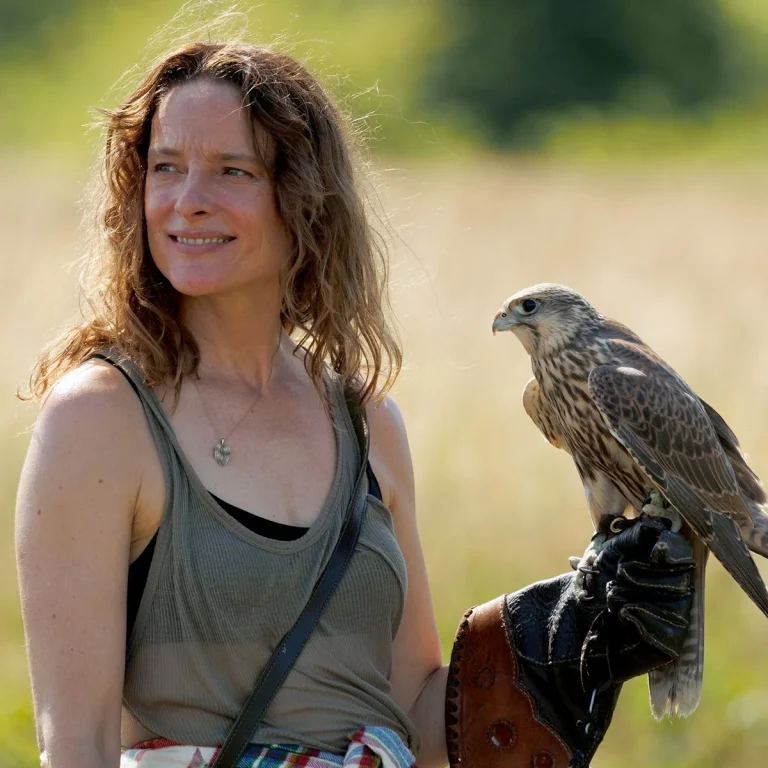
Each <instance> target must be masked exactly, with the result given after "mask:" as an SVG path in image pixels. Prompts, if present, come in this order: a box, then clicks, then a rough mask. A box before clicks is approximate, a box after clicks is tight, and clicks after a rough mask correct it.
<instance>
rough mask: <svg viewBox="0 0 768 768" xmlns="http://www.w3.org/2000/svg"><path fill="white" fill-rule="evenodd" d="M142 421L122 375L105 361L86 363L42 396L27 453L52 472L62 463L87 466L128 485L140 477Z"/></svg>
mask: <svg viewBox="0 0 768 768" xmlns="http://www.w3.org/2000/svg"><path fill="white" fill-rule="evenodd" d="M144 422H145V419H144V417H143V411H142V407H141V404H140V402H139V400H138V398H137V397H136V394H135V393H134V391H133V389H132V388H131V385H130V384H129V383H128V381H127V380H126V379H125V377H124V376H123V374H122V373H120V371H118V370H117V369H116V368H114V366H112V365H110V364H109V363H105V362H103V361H98V360H93V361H87V362H85V363H83V364H82V365H80V366H78V367H77V368H74V369H73V370H71V371H69V372H68V373H66V374H65V375H64V376H62V378H61V379H59V380H58V381H57V382H56V383H55V384H54V385H53V387H52V388H51V389H50V390H49V391H48V393H47V394H46V396H45V398H44V399H43V403H42V405H41V408H40V413H39V415H38V418H37V421H36V423H35V427H34V430H33V433H32V440H31V443H30V453H31V454H33V455H35V456H37V457H38V458H39V460H41V461H43V462H44V464H45V466H47V467H48V468H50V469H52V468H53V467H52V466H51V465H57V464H60V463H63V464H64V465H70V466H81V467H83V468H86V467H89V466H90V467H93V468H94V470H96V469H97V468H98V471H100V472H101V473H102V474H104V473H109V474H112V473H114V474H115V475H120V477H121V478H123V480H124V481H130V478H131V477H140V476H141V453H142V450H141V449H143V448H145V447H146V446H145V445H144V443H145V442H146V434H145V432H146V426H145V423H144ZM120 485H122V483H120Z"/></svg>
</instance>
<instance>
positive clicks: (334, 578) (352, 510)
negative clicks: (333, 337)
mask: <svg viewBox="0 0 768 768" xmlns="http://www.w3.org/2000/svg"><path fill="white" fill-rule="evenodd" d="M345 397H346V400H347V407H348V408H349V412H350V414H351V416H352V423H353V424H354V426H355V434H356V436H357V439H358V442H359V444H360V468H359V470H358V474H357V481H356V482H355V487H354V490H353V492H352V497H351V499H350V502H349V506H348V507H347V510H346V513H345V515H344V522H343V523H342V527H341V533H340V534H339V539H338V541H337V542H336V547H335V548H334V550H333V552H332V554H331V557H330V559H329V561H328V563H327V565H326V566H325V569H324V570H323V572H322V573H321V574H320V578H319V579H318V580H317V583H316V584H315V587H314V589H313V590H312V594H311V595H310V596H309V600H308V601H307V604H306V606H304V610H303V611H302V612H301V614H300V615H299V618H298V620H297V621H296V623H295V624H294V625H293V627H292V628H291V629H290V630H289V631H288V633H287V634H286V635H285V637H283V639H282V640H281V641H280V643H279V644H278V646H277V648H276V649H275V651H274V653H273V654H272V658H271V659H270V660H269V661H268V662H267V665H266V667H264V669H263V670H262V673H261V674H260V675H259V678H258V680H257V681H256V685H255V686H254V689H253V691H252V692H251V695H250V696H249V697H248V700H247V701H246V703H245V706H244V707H243V709H242V711H241V712H240V714H239V716H238V718H237V720H235V723H234V725H233V726H232V729H231V730H230V732H229V734H228V735H227V738H226V740H225V742H224V744H223V745H222V747H221V749H220V750H219V752H218V754H217V755H216V757H215V758H214V760H213V762H212V763H211V768H235V766H236V765H237V763H238V760H239V759H240V757H241V756H242V754H243V752H245V750H246V748H247V747H248V744H249V743H250V739H251V736H252V735H253V732H254V731H255V730H256V727H257V726H258V725H259V723H260V722H261V718H262V717H263V716H264V713H265V712H266V710H267V707H268V706H269V705H270V703H271V701H272V699H273V698H274V696H275V694H276V693H277V691H278V689H279V688H280V686H281V685H282V684H283V682H284V681H285V678H286V677H287V675H288V673H289V672H290V670H291V668H292V667H293V665H294V663H295V662H296V659H298V658H299V655H300V654H301V651H302V650H303V648H304V646H305V645H306V642H307V640H308V638H309V636H310V634H311V633H312V630H313V629H314V628H315V625H316V624H317V620H318V619H319V618H320V614H321V613H322V612H323V609H324V608H325V606H326V605H327V604H328V600H329V599H330V597H331V595H332V594H333V591H334V590H335V589H336V587H337V586H338V584H339V582H340V581H341V577H342V576H343V575H344V571H345V570H346V568H347V565H348V564H349V561H350V559H351V557H352V553H353V552H354V551H355V545H356V544H357V538H358V536H359V534H360V526H361V524H362V520H363V513H364V512H365V507H366V484H365V483H364V482H363V480H364V478H365V477H366V467H367V465H368V444H369V433H368V421H367V419H366V416H365V409H364V407H363V406H362V405H360V404H359V402H358V400H357V398H356V397H355V396H354V395H353V394H351V393H345Z"/></svg>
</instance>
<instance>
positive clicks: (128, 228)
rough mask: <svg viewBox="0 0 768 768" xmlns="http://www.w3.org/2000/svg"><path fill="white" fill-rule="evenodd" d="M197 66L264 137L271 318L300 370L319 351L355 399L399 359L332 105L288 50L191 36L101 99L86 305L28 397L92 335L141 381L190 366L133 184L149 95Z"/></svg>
mask: <svg viewBox="0 0 768 768" xmlns="http://www.w3.org/2000/svg"><path fill="white" fill-rule="evenodd" d="M203 78H206V79H215V80H217V81H220V82H226V83H231V84H232V85H234V86H235V87H236V88H237V89H238V90H239V91H240V93H241V94H242V99H243V106H244V108H246V109H248V110H249V114H250V116H251V118H252V120H253V123H254V131H255V132H256V131H257V128H256V126H258V127H259V132H260V133H265V134H266V136H267V139H268V142H269V145H270V147H269V152H268V155H269V161H268V164H269V167H268V170H269V171H270V173H271V175H272V178H273V183H274V188H275V196H276V202H277V207H278V211H279V212H280V215H281V217H282V219H283V221H284V222H285V225H286V227H287V229H288V231H289V232H290V234H291V240H292V253H291V257H290V260H289V263H288V267H287V270H286V273H285V275H284V298H283V305H282V310H281V311H282V318H283V325H284V327H285V328H286V329H287V330H288V331H289V332H290V333H291V334H292V335H293V336H294V338H296V340H297V341H298V343H299V344H300V345H301V346H303V347H304V348H305V349H306V350H307V351H308V352H309V354H308V355H306V358H305V360H306V365H307V368H308V371H309V373H310V375H311V376H312V377H313V378H314V379H315V381H318V380H319V378H320V376H321V372H322V368H323V365H324V362H325V361H327V362H328V363H329V364H330V365H331V367H332V368H333V369H334V370H335V371H336V372H337V373H338V374H339V376H340V377H341V379H342V381H343V382H345V384H352V385H354V386H355V387H356V388H357V389H358V391H359V393H360V396H361V398H362V400H363V401H367V400H369V399H371V397H372V396H373V395H374V393H379V394H383V393H385V392H386V391H387V390H388V389H389V388H390V387H391V386H392V384H393V383H394V380H395V378H396V377H397V375H398V373H399V371H400V367H401V364H402V354H401V351H400V348H399V345H398V343H397V341H396V339H395V337H394V334H393V332H392V329H391V327H390V326H389V323H388V321H387V319H386V314H385V309H386V306H387V305H386V282H387V258H386V257H387V253H386V248H385V246H384V244H383V241H382V240H381V238H380V237H379V236H378V234H377V233H376V232H375V231H374V230H373V228H372V227H371V226H370V224H369V221H368V218H367V216H366V207H365V204H364V201H363V198H362V195H361V193H360V191H359V188H358V182H357V174H356V171H355V167H354V164H353V162H352V159H351V155H350V148H349V138H348V135H347V132H346V130H345V121H344V118H343V117H342V115H341V113H340V112H339V111H338V109H337V108H336V107H335V106H334V104H333V103H332V101H331V100H330V99H329V97H328V95H327V94H326V93H325V91H324V90H323V88H322V87H321V86H320V84H319V83H318V81H317V80H316V79H315V78H314V77H313V76H312V75H311V74H310V73H309V72H308V71H307V70H306V69H305V68H304V67H303V66H302V65H301V64H300V63H299V62H297V61H296V60H295V59H293V58H292V57H290V56H288V55H287V54H285V53H281V52H277V51H273V50H270V49H267V48H260V47H255V46H252V45H246V44H240V43H199V42H198V43H190V44H187V45H184V46H182V47H181V48H179V49H178V50H176V51H174V52H172V53H170V54H167V55H165V56H163V57H161V58H160V59H159V60H158V61H157V62H156V63H155V64H154V65H153V66H152V67H151V68H150V70H149V71H148V72H147V74H146V75H145V76H144V77H143V79H142V81H141V82H140V83H139V85H138V86H137V87H136V88H135V90H134V91H133V92H132V93H131V94H130V95H129V96H128V98H127V99H125V101H124V102H123V103H122V104H121V105H120V106H119V107H118V108H117V109H115V110H113V111H109V112H106V118H107V120H106V123H105V130H106V142H105V157H104V182H105V183H104V185H103V187H102V191H101V193H100V194H99V195H98V196H97V198H96V200H95V204H96V207H97V210H98V214H97V216H96V217H95V218H96V222H97V223H96V224H95V228H96V232H95V233H94V234H95V235H96V237H95V238H93V244H92V246H91V249H90V254H89V261H90V265H89V274H88V279H87V280H86V281H84V284H83V291H84V296H85V298H86V300H87V302H88V304H89V306H90V309H91V312H90V314H91V317H90V318H89V319H87V320H86V321H85V322H83V323H82V324H80V325H78V326H77V327H75V328H72V329H70V330H68V331H66V332H65V333H64V334H62V335H61V336H60V337H59V338H58V339H56V340H55V341H54V342H53V344H51V345H50V346H49V347H47V348H46V349H45V350H44V351H43V352H42V354H41V355H40V358H39V360H38V362H37V365H36V367H35V369H34V371H33V373H32V376H31V379H30V392H31V396H32V397H42V396H43V395H44V394H45V392H46V391H47V390H48V389H49V388H50V387H51V386H52V385H53V384H54V383H55V382H56V381H57V380H58V379H59V378H60V377H61V376H62V375H63V374H65V373H66V372H67V371H69V370H71V369H72V368H74V367H76V366H78V365H79V364H81V363H82V362H83V361H84V360H85V359H86V358H87V357H88V356H89V355H90V354H91V353H92V352H93V351H94V350H95V349H97V348H101V347H116V348H117V349H118V350H119V351H120V352H121V353H122V354H124V355H125V356H127V357H128V358H130V359H131V360H132V361H133V362H134V363H136V364H137V365H138V366H139V367H140V368H141V370H142V371H143V373H144V376H145V377H146V381H147V383H148V384H149V385H150V386H156V385H159V384H170V385H171V386H173V387H174V388H175V393H176V396H177V397H178V393H179V391H180V388H181V380H182V377H183V376H184V375H188V374H190V373H194V372H196V370H197V366H198V363H199V349H198V347H197V344H196V343H195V341H194V339H193V338H192V335H191V334H190V332H189V331H188V329H187V328H186V327H185V326H184V324H183V323H182V321H181V318H180V312H179V300H178V294H177V292H176V291H175V289H174V288H173V287H172V286H171V285H170V284H169V283H168V281H167V280H166V279H165V278H164V277H163V276H162V275H161V274H160V272H159V270H158V269H157V267H156V266H155V264H154V262H153V260H152V257H151V255H150V253H149V247H148V243H147V236H146V227H145V223H144V215H143V197H144V178H145V173H146V167H147V150H148V145H149V136H150V126H151V121H152V117H153V115H154V113H155V111H156V109H157V106H158V104H159V102H160V100H161V99H162V98H163V96H164V95H166V94H167V93H168V92H169V91H170V90H171V89H172V88H174V87H175V86H177V85H180V84H182V83H188V82H191V81H194V80H198V79H203ZM254 136H255V139H256V142H255V143H257V144H258V143H259V140H258V137H257V136H256V133H255V134H254ZM261 143H262V144H263V140H262V142H261ZM89 286H90V288H89Z"/></svg>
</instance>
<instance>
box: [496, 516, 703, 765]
mask: <svg viewBox="0 0 768 768" xmlns="http://www.w3.org/2000/svg"><path fill="white" fill-rule="evenodd" d="M609 522H610V520H607V521H605V522H604V523H603V526H607V524H608V523H609ZM620 522H621V521H620ZM623 526H624V530H623V531H622V532H621V533H619V534H618V535H616V536H614V537H613V538H610V539H609V540H608V542H607V543H606V544H605V548H604V549H603V550H602V551H601V552H600V554H599V555H598V556H597V558H596V559H595V561H594V565H593V566H592V567H589V566H587V567H586V568H584V569H583V570H584V576H583V578H584V584H583V587H584V592H583V594H580V590H579V589H578V588H576V587H575V584H574V581H575V578H574V575H571V574H568V575H565V576H560V577H559V578H556V579H552V580H550V581H545V582H540V583H538V584H533V585H531V586H529V587H526V588H525V589H522V590H520V591H519V592H516V593H514V594H512V595H508V596H507V616H508V621H509V624H508V628H509V631H510V634H511V637H512V646H513V649H514V651H515V653H516V655H517V657H518V663H519V666H520V680H521V683H522V685H523V686H524V687H525V688H526V689H527V690H528V691H529V692H530V693H531V695H532V696H533V698H534V700H535V701H536V704H537V706H538V709H539V714H540V716H541V717H543V718H544V719H545V720H546V721H547V722H548V723H549V724H550V725H552V727H553V728H554V729H555V730H556V731H557V732H558V733H559V734H560V735H561V736H562V737H563V739H564V740H565V741H566V743H567V744H568V745H569V746H570V747H571V749H572V751H573V754H574V762H573V765H576V766H581V765H585V766H586V765H588V763H589V760H590V759H591V757H592V755H593V754H594V752H595V750H596V749H597V746H598V745H599V744H600V742H601V741H602V738H603V736H604V734H605V731H606V729H607V728H608V725H609V724H610V721H611V718H612V716H613V711H614V708H615V706H616V701H617V699H618V695H619V691H620V689H621V684H622V683H623V682H624V681H625V680H629V679H630V678H632V677H637V676H638V675H643V674H646V673H647V672H649V671H651V670H652V669H656V668H657V667H661V666H663V665H665V664H669V663H670V662H673V661H675V660H677V659H678V658H679V656H680V652H681V650H682V646H683V641H684V639H685V635H686V632H687V630H688V623H689V622H688V619H689V615H690V611H691V604H692V600H693V597H692V596H693V589H692V576H693V567H694V564H693V553H692V550H691V545H690V544H689V542H688V541H687V540H686V539H685V538H683V537H682V536H680V535H679V534H676V533H672V532H671V531H669V530H667V527H666V525H665V524H664V523H662V522H660V521H658V520H655V519H651V518H641V519H637V520H624V521H623ZM598 533H603V534H605V533H606V531H605V529H603V530H601V531H599V532H598Z"/></svg>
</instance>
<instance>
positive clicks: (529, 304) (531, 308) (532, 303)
mask: <svg viewBox="0 0 768 768" xmlns="http://www.w3.org/2000/svg"><path fill="white" fill-rule="evenodd" d="M538 308H539V302H538V301H536V299H526V300H525V301H524V302H523V303H522V304H521V305H520V309H522V310H523V314H524V315H532V314H533V313H534V312H535V311H536V310H537V309H538Z"/></svg>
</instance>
